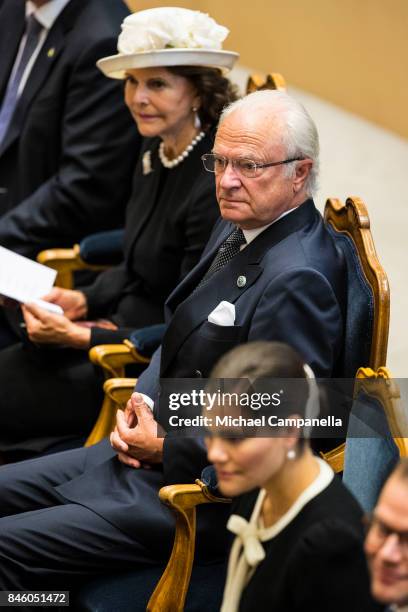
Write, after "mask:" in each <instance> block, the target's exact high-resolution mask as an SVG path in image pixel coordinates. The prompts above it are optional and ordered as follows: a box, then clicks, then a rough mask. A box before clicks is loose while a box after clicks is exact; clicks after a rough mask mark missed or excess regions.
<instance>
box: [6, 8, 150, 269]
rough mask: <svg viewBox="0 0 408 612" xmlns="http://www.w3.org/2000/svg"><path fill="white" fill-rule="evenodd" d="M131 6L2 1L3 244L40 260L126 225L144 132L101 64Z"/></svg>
mask: <svg viewBox="0 0 408 612" xmlns="http://www.w3.org/2000/svg"><path fill="white" fill-rule="evenodd" d="M128 13H129V11H128V9H127V7H126V5H125V4H124V3H123V2H122V0H102V1H100V0H27V1H26V2H25V1H24V0H0V57H1V65H0V245H1V246H3V247H6V248H8V249H11V250H13V251H15V252H17V253H20V254H22V255H25V256H27V257H31V258H35V257H36V255H37V254H38V252H39V251H40V250H42V249H45V248H49V247H55V246H59V247H63V246H72V245H73V244H74V243H75V242H79V241H80V240H81V239H82V238H83V237H84V236H86V235H88V234H90V233H91V232H96V231H100V230H104V229H113V228H115V227H119V226H121V225H122V224H123V222H124V216H125V203H126V202H127V199H128V197H129V194H130V187H131V177H132V172H133V170H134V166H135V163H136V160H137V155H138V152H139V147H140V141H141V139H140V137H139V136H138V134H137V132H136V130H134V129H132V124H131V119H130V117H129V113H128V112H127V109H126V108H125V105H124V104H123V101H122V90H121V87H120V85H119V83H116V82H114V81H109V80H107V79H104V78H103V76H102V75H101V73H100V71H99V70H98V69H97V68H96V65H95V63H96V61H97V60H98V59H99V58H100V57H101V56H102V55H109V54H111V53H114V50H115V43H116V39H117V36H118V32H119V29H120V24H121V22H122V20H123V19H124V18H125V16H126V15H127V14H128ZM118 159H120V160H121V162H120V163H118Z"/></svg>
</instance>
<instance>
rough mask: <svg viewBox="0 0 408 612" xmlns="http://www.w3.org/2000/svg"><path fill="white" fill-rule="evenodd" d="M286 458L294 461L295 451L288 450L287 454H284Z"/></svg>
mask: <svg viewBox="0 0 408 612" xmlns="http://www.w3.org/2000/svg"><path fill="white" fill-rule="evenodd" d="M286 457H287V458H288V459H289V460H290V461H293V459H296V451H294V450H293V448H291V449H290V450H288V452H287V453H286Z"/></svg>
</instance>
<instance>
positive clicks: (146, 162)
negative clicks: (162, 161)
mask: <svg viewBox="0 0 408 612" xmlns="http://www.w3.org/2000/svg"><path fill="white" fill-rule="evenodd" d="M142 166H143V174H150V173H151V172H152V171H153V168H152V152H151V151H146V152H145V153H143V157H142Z"/></svg>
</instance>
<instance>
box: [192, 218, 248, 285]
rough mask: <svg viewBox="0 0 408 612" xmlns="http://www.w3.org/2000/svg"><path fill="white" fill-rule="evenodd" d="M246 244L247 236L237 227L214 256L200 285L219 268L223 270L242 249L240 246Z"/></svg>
mask: <svg viewBox="0 0 408 612" xmlns="http://www.w3.org/2000/svg"><path fill="white" fill-rule="evenodd" d="M243 244H246V240H245V236H244V233H243V231H242V229H241V228H239V227H237V228H236V229H234V231H233V232H232V233H231V234H230V235H229V236H228V238H227V239H226V240H225V241H224V242H223V243H222V245H221V246H220V248H219V249H218V252H217V254H216V256H215V257H214V259H213V261H212V264H211V266H210V267H209V268H208V270H207V272H206V273H205V274H204V276H203V278H202V279H201V281H200V282H199V284H198V286H197V289H198V287H201V285H204V283H206V282H207V281H208V280H209V279H210V278H211V277H212V276H213V274H215V273H216V272H218V270H221V268H223V267H224V266H225V264H227V263H228V262H229V261H231V259H232V258H233V257H235V255H237V254H238V253H239V251H240V247H241V246H242V245H243Z"/></svg>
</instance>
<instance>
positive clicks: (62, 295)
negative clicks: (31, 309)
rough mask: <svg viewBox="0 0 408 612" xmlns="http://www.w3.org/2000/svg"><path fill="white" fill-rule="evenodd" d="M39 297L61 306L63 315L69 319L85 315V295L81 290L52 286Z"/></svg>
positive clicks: (86, 308)
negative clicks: (45, 293)
mask: <svg viewBox="0 0 408 612" xmlns="http://www.w3.org/2000/svg"><path fill="white" fill-rule="evenodd" d="M41 299H43V300H44V301H45V302H51V303H52V304H58V306H61V308H62V310H63V311H64V315H65V316H66V317H67V319H70V320H71V321H76V320H77V319H83V318H84V317H86V314H87V310H88V305H87V303H86V297H85V295H84V294H83V293H82V292H81V291H73V290H72V289H61V288H60V287H53V288H52V289H51V291H50V292H49V293H47V295H44V297H42V298H41Z"/></svg>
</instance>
